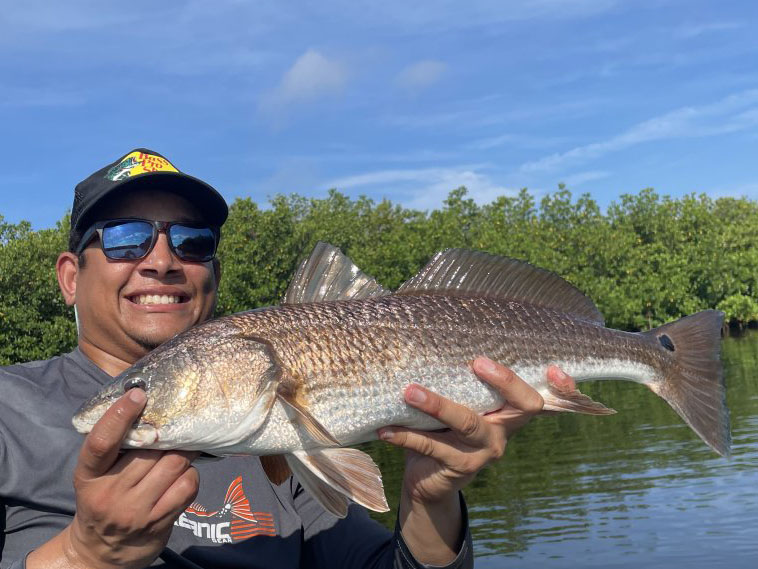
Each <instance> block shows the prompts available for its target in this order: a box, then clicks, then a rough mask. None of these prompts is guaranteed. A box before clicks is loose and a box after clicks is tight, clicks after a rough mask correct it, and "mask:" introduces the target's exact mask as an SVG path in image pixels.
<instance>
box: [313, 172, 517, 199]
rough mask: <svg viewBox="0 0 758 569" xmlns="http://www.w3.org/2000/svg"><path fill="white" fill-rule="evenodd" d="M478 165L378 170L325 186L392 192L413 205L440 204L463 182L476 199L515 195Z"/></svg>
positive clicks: (393, 196)
mask: <svg viewBox="0 0 758 569" xmlns="http://www.w3.org/2000/svg"><path fill="white" fill-rule="evenodd" d="M481 168H482V167H481V166H480V165H463V166H457V167H451V168H418V169H405V170H379V171H374V172H367V173H364V174H358V175H354V176H347V177H344V178H339V179H336V180H332V181H331V182H329V183H328V184H324V187H326V188H337V189H338V190H341V191H345V190H350V189H355V188H363V189H364V191H366V190H368V189H371V194H372V195H383V196H387V197H389V196H391V197H392V199H393V201H395V202H399V203H402V204H403V205H404V206H406V207H409V208H413V209H421V210H425V209H432V208H437V207H440V205H441V204H442V202H443V200H444V199H445V198H446V197H447V195H448V194H449V193H450V191H452V190H454V189H456V188H459V187H461V186H466V189H467V190H468V195H469V196H470V197H471V198H473V199H474V200H475V201H477V202H478V203H488V202H491V201H492V200H494V199H495V198H497V197H498V196H502V195H514V194H515V193H516V191H515V190H514V189H512V188H507V187H505V186H501V185H500V184H498V183H497V182H495V181H494V180H492V179H491V178H490V176H489V175H487V174H485V173H483V172H481Z"/></svg>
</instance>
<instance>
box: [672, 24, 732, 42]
mask: <svg viewBox="0 0 758 569" xmlns="http://www.w3.org/2000/svg"><path fill="white" fill-rule="evenodd" d="M742 27H744V24H741V23H739V22H709V23H707V24H684V25H682V26H679V27H678V28H676V29H675V30H674V36H675V37H678V38H682V39H691V38H695V37H698V36H702V35H703V34H708V33H715V32H726V31H731V30H735V29H738V28H742Z"/></svg>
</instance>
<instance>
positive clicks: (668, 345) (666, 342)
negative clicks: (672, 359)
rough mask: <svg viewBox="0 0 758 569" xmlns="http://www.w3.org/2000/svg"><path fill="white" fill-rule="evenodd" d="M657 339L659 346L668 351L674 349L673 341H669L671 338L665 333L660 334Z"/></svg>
mask: <svg viewBox="0 0 758 569" xmlns="http://www.w3.org/2000/svg"><path fill="white" fill-rule="evenodd" d="M658 341H659V342H660V343H661V346H663V347H664V348H666V349H667V350H668V351H670V352H674V351H676V347H675V346H674V342H672V341H671V338H669V337H668V336H667V335H666V334H661V335H660V336H658Z"/></svg>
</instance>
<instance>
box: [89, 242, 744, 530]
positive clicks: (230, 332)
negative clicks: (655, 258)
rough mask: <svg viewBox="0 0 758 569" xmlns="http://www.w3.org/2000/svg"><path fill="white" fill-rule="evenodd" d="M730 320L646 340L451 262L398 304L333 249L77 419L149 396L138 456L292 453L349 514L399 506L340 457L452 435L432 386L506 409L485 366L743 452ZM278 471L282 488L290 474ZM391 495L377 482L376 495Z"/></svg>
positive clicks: (524, 269) (562, 407)
mask: <svg viewBox="0 0 758 569" xmlns="http://www.w3.org/2000/svg"><path fill="white" fill-rule="evenodd" d="M722 320H723V314H722V313H719V312H716V311H704V312H701V313H698V314H695V315H693V316H689V317H686V318H683V319H680V320H678V321H676V322H672V323H670V324H666V325H664V326H661V327H660V328H656V329H654V330H651V331H649V332H644V333H629V332H623V331H618V330H613V329H610V328H606V327H604V325H603V321H602V316H601V315H600V313H599V312H598V311H597V308H595V306H594V304H592V302H591V301H590V300H589V299H587V298H586V297H585V296H584V295H583V294H582V293H581V292H579V291H578V290H576V289H575V288H574V287H572V286H571V285H570V284H568V283H567V282H566V281H564V280H563V279H561V278H560V277H558V276H556V275H553V274H551V273H548V272H546V271H543V270H541V269H537V268H535V267H531V266H530V265H528V264H526V263H522V262H519V261H515V260H512V259H504V258H500V257H495V256H492V255H487V254H484V253H478V252H470V251H461V250H449V251H446V252H443V253H440V254H438V255H437V256H435V258H434V259H432V261H430V263H429V264H428V265H427V266H426V267H425V268H424V269H422V271H420V272H419V274H418V275H416V276H415V277H413V278H412V279H410V280H409V281H408V282H407V283H405V284H404V285H403V286H402V287H401V288H400V289H399V290H398V291H397V292H395V293H389V292H388V291H386V290H385V289H383V288H382V287H381V286H379V285H378V284H377V283H376V282H375V281H373V279H370V278H369V277H367V276H366V275H364V274H363V273H361V272H360V271H359V270H358V269H357V268H356V267H355V266H354V265H353V264H352V263H351V262H350V261H349V259H347V258H346V257H344V255H342V254H341V253H339V251H338V250H336V249H335V248H333V247H330V246H328V245H319V246H318V247H317V249H316V250H315V251H314V253H313V254H312V255H311V257H310V258H309V259H308V260H306V262H304V263H303V265H301V267H300V269H299V270H298V272H297V273H296V275H295V278H294V279H293V283H292V285H291V287H290V289H289V290H288V293H287V295H286V296H285V299H284V304H283V305H282V306H278V307H270V308H264V309H258V310H252V311H248V312H243V313H239V314H234V315H230V316H226V317H223V318H219V319H216V320H213V321H210V322H207V323H205V324H201V325H199V326H197V327H195V328H193V329H191V330H188V331H187V332H185V333H183V334H180V335H178V336H177V337H175V338H173V339H172V340H170V341H168V342H167V343H166V344H164V345H162V346H160V347H159V348H157V349H156V350H154V351H153V352H151V353H150V354H148V355H147V356H146V357H145V358H143V359H142V360H140V361H139V362H137V363H136V364H135V365H134V366H133V367H132V368H130V369H129V370H127V371H126V372H124V374H122V375H121V376H119V377H118V378H116V379H115V380H114V383H113V384H111V385H110V386H107V387H106V388H104V390H103V392H101V393H100V394H98V396H96V397H95V398H93V400H92V401H90V402H88V403H87V404H85V405H84V406H83V407H82V409H81V410H80V411H79V412H78V413H77V415H76V417H75V419H74V424H75V426H76V428H77V429H78V430H80V431H81V432H87V431H88V430H89V429H90V428H91V426H92V425H93V424H94V422H95V421H96V420H97V419H98V418H99V417H100V416H101V415H102V413H103V412H104V410H105V408H107V405H108V404H110V402H112V401H115V399H116V398H118V397H119V396H120V395H121V394H122V393H123V392H124V390H125V389H128V388H129V387H130V386H133V385H135V384H139V385H140V386H143V387H144V388H145V389H146V391H147V393H148V403H147V405H146V408H145V411H144V413H143V416H142V417H141V419H140V423H139V424H138V426H137V427H136V428H135V429H134V430H133V432H132V433H130V435H129V437H128V438H127V440H126V441H125V445H126V446H133V447H142V448H180V449H186V450H202V451H205V452H208V453H211V454H217V455H224V454H239V453H248V454H254V455H260V456H266V455H284V456H285V457H286V463H287V466H288V467H289V468H290V469H291V470H292V471H293V472H294V473H295V474H296V475H297V476H298V478H299V479H300V480H301V482H302V483H303V484H304V486H306V488H307V489H308V490H309V491H310V492H312V493H313V494H314V496H316V498H317V499H318V500H319V501H321V503H322V504H324V506H325V507H326V508H327V509H329V510H330V511H331V512H333V513H335V514H336V515H344V514H345V513H346V511H347V505H346V504H347V502H346V500H347V498H350V499H353V500H355V501H358V502H359V503H362V504H364V505H366V506H367V507H370V508H373V509H378V510H381V509H383V508H385V507H386V502H384V498H383V492H382V490H381V478H380V476H379V473H378V470H377V469H376V467H375V465H373V462H372V461H371V460H370V458H368V457H367V456H366V455H364V454H363V453H360V452H359V451H354V450H352V449H344V448H339V447H342V446H347V445H352V444H355V443H359V442H363V441H367V440H371V439H373V438H376V431H377V429H379V428H381V427H384V426H387V425H402V426H408V427H413V428H417V429H427V430H428V429H436V428H439V427H441V426H442V425H440V424H439V423H437V422H436V421H435V420H434V419H432V418H431V417H429V416H428V415H425V414H423V413H421V412H419V411H417V410H415V409H414V408H412V407H410V406H408V405H407V404H405V402H404V400H403V392H404V389H405V388H406V387H407V386H408V385H410V384H411V383H419V384H421V385H424V386H425V387H427V388H429V389H431V390H432V391H435V392H437V393H439V394H440V395H442V396H444V397H447V398H449V399H451V400H453V401H456V402H457V403H460V404H462V405H465V406H467V407H470V408H471V409H473V410H474V411H476V412H478V413H487V412H490V411H494V410H496V409H498V408H500V407H501V406H502V405H503V403H504V401H503V399H502V397H501V396H500V394H499V393H498V392H497V391H496V390H494V389H493V388H492V387H490V386H489V385H488V384H486V383H484V382H482V381H480V380H479V379H478V378H477V377H476V375H475V374H474V373H473V372H472V370H471V367H470V364H471V361H472V360H473V359H474V358H476V357H477V356H480V355H486V356H488V357H490V358H492V359H494V360H496V361H498V362H500V363H502V364H503V365H505V366H508V367H510V368H511V369H512V370H513V371H514V372H515V373H516V374H518V375H519V376H520V377H521V378H522V379H524V380H525V381H527V382H528V383H529V384H530V385H531V386H532V387H534V388H535V389H536V390H537V391H538V392H539V393H540V394H541V395H542V396H543V398H544V400H545V409H549V410H555V411H571V412H580V413H591V414H607V413H612V412H613V411H612V410H610V409H608V408H606V407H605V406H604V405H602V404H600V403H598V402H595V401H592V400H591V399H589V398H588V397H586V396H584V395H582V394H581V393H579V392H578V391H572V392H561V391H557V390H555V389H553V388H551V387H550V386H549V385H548V383H547V380H546V370H547V368H548V366H550V365H553V364H554V365H558V366H559V367H560V368H562V369H563V370H564V371H565V372H566V373H568V374H569V375H571V376H573V377H574V379H576V380H577V382H581V381H585V380H590V379H625V380H631V381H635V382H639V383H642V384H644V385H647V386H648V387H649V388H650V389H651V390H652V391H654V392H655V393H657V394H658V395H660V396H662V397H663V398H664V399H666V401H667V402H668V403H669V404H670V405H671V406H672V407H673V408H674V409H675V410H676V411H677V412H678V413H679V414H680V415H681V416H682V418H683V419H684V420H685V421H686V422H687V423H688V424H689V425H690V426H691V427H692V428H693V429H694V430H695V432H696V433H697V434H698V435H699V436H700V437H701V438H703V440H704V441H705V442H706V443H708V444H709V445H710V446H711V447H712V448H714V449H715V450H716V451H717V452H719V453H721V454H726V453H728V450H729V425H728V411H727V409H726V405H725V401H724V384H723V371H722V369H721V363H720V359H719V342H720V327H721V322H722ZM267 464H270V465H272V466H271V469H272V470H271V471H272V472H273V471H274V470H275V471H276V475H275V478H276V479H277V480H280V479H281V476H282V475H283V473H284V472H286V468H284V467H283V465H282V462H281V461H277V460H276V459H273V458H272V460H271V461H268V462H267ZM377 484H378V485H377Z"/></svg>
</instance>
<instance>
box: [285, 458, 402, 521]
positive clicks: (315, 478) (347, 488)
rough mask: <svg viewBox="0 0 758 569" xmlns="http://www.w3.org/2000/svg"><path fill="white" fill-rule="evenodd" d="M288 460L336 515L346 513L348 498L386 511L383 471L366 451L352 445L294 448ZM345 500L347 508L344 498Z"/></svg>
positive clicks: (306, 485) (303, 481)
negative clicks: (300, 449) (351, 446)
mask: <svg viewBox="0 0 758 569" xmlns="http://www.w3.org/2000/svg"><path fill="white" fill-rule="evenodd" d="M287 463H288V464H289V466H290V468H291V469H292V471H293V472H294V473H295V474H296V475H297V476H298V479H299V480H300V482H301V483H302V484H303V486H304V487H305V488H306V489H307V490H308V491H309V492H310V493H311V495H312V496H313V497H314V498H316V499H317V500H318V501H319V502H320V503H321V504H322V505H323V506H324V507H325V508H326V509H327V510H329V511H330V512H332V513H333V514H334V515H335V516H337V517H344V516H345V515H346V514H347V500H346V499H345V498H350V499H351V500H353V501H354V502H356V503H358V504H361V505H362V506H365V507H366V508H368V509H370V510H374V511H375V512H387V511H389V506H388V505H387V499H386V498H385V496H384V486H383V485H382V474H381V472H379V468H378V467H377V466H376V464H374V461H373V460H372V459H371V457H370V456H369V455H367V454H366V453H365V452H362V451H359V450H357V449H353V448H323V449H311V450H308V451H295V452H294V453H293V454H292V455H288V456H287ZM335 493H336V494H337V496H340V497H342V499H343V500H344V504H345V505H344V508H343V506H342V500H340V499H338V497H337V496H335V495H334V494H335Z"/></svg>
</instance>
